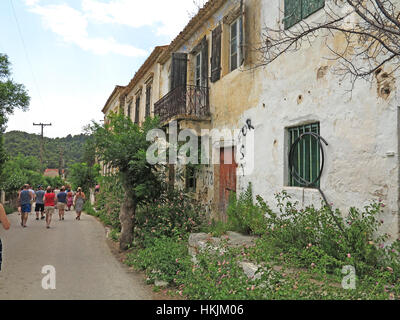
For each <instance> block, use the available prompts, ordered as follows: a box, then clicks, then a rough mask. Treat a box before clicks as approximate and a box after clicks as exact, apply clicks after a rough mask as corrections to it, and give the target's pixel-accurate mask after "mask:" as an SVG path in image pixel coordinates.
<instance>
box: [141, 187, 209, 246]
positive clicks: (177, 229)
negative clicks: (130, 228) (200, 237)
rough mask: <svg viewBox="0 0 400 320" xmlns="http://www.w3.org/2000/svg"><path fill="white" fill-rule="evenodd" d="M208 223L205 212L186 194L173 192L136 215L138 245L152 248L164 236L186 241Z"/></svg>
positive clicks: (142, 208)
mask: <svg viewBox="0 0 400 320" xmlns="http://www.w3.org/2000/svg"><path fill="white" fill-rule="evenodd" d="M204 222H205V215H204V209H203V208H202V206H201V205H200V204H199V203H198V202H197V201H195V200H194V199H192V198H191V197H189V196H188V195H187V194H186V193H183V192H181V191H176V190H169V191H167V192H165V193H163V194H162V195H161V197H160V198H159V199H157V200H156V201H155V202H153V203H150V204H147V205H145V206H141V207H140V208H139V210H138V212H137V214H136V216H135V243H137V244H139V245H144V246H150V245H151V243H152V242H153V241H155V239H157V238H160V237H170V238H181V239H182V238H186V236H187V234H189V233H191V232H196V231H199V230H200V228H201V227H202V226H203V224H204Z"/></svg>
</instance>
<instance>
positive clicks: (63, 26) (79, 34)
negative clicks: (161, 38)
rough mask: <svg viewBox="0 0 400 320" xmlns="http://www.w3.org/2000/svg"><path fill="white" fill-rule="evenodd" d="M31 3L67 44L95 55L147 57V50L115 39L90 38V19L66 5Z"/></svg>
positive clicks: (45, 23)
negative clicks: (112, 54) (109, 54)
mask: <svg viewBox="0 0 400 320" xmlns="http://www.w3.org/2000/svg"><path fill="white" fill-rule="evenodd" d="M26 3H27V4H28V3H30V5H29V6H30V11H32V12H34V13H36V14H38V15H40V16H41V17H42V21H43V23H44V25H45V27H46V28H48V29H50V30H51V31H53V32H54V33H56V34H58V35H59V36H61V38H62V39H63V40H64V41H65V42H67V43H72V44H75V45H78V46H79V47H81V48H82V49H84V50H86V51H91V52H93V53H95V54H108V53H115V54H120V55H125V56H132V57H137V56H145V55H146V54H147V51H146V50H142V49H138V48H135V47H134V46H132V45H128V44H121V43H118V42H117V41H116V40H115V39H113V38H110V37H109V38H101V37H90V36H89V34H88V31H87V29H88V25H89V21H88V17H87V16H86V15H85V14H84V13H82V12H80V11H78V10H76V9H74V8H72V7H70V6H68V5H66V4H61V5H45V6H44V5H42V6H41V5H38V4H37V1H36V0H26Z"/></svg>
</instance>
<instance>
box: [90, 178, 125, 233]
mask: <svg viewBox="0 0 400 320" xmlns="http://www.w3.org/2000/svg"><path fill="white" fill-rule="evenodd" d="M100 180H101V181H100V186H101V187H100V192H99V193H97V194H96V204H95V207H96V210H97V216H98V217H99V218H100V220H101V221H102V222H103V223H104V224H106V225H109V226H111V227H112V228H115V229H117V231H121V223H120V220H119V212H120V208H121V205H122V200H123V189H122V186H121V184H120V183H119V181H118V178H117V177H115V176H108V177H101V178H100Z"/></svg>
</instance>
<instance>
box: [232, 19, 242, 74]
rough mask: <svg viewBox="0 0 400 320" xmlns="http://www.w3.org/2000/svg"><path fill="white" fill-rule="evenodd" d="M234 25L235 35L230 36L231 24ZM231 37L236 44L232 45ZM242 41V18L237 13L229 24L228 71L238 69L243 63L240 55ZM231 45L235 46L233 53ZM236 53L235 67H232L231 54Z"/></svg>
mask: <svg viewBox="0 0 400 320" xmlns="http://www.w3.org/2000/svg"><path fill="white" fill-rule="evenodd" d="M235 24H236V26H235V29H236V30H235V31H236V36H235V37H234V38H233V37H232V30H233V26H234V25H235ZM233 39H235V41H236V45H235V46H232V42H233ZM242 41H243V19H242V16H241V15H239V16H238V17H237V18H236V19H235V20H233V21H232V23H231V24H229V71H230V72H232V71H234V70H236V69H239V68H240V66H241V65H242V63H243V57H242V50H241V46H242ZM233 47H235V49H236V52H235V53H234V54H233V51H232V49H233ZM233 55H236V66H235V68H233V67H232V63H233V59H232V56H233Z"/></svg>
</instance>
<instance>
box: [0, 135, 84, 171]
mask: <svg viewBox="0 0 400 320" xmlns="http://www.w3.org/2000/svg"><path fill="white" fill-rule="evenodd" d="M89 138H90V136H88V135H86V134H80V135H76V136H71V135H68V136H66V137H65V138H46V137H45V138H44V146H45V147H44V155H43V165H44V166H45V168H52V169H55V168H58V167H59V161H60V148H62V149H63V159H64V161H65V168H69V167H70V166H71V165H73V164H74V163H81V162H85V161H87V160H88V158H90V157H85V152H86V151H85V147H84V146H85V144H86V141H88V140H89ZM40 139H41V138H40V135H36V134H30V133H26V132H21V131H10V132H6V133H5V134H4V147H5V151H6V152H7V154H8V155H10V156H13V155H17V154H22V155H24V156H33V157H37V158H39V157H40ZM85 159H86V160H85Z"/></svg>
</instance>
